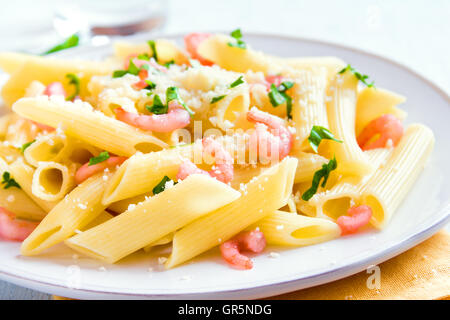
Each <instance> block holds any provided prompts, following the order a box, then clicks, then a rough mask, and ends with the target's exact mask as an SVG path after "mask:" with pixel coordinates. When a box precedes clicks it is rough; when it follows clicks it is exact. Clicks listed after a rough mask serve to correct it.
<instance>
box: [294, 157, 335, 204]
mask: <svg viewBox="0 0 450 320" xmlns="http://www.w3.org/2000/svg"><path fill="white" fill-rule="evenodd" d="M336 168H337V161H336V157H333V159H331V160H330V161H329V162H328V163H326V164H323V165H322V169H320V170H317V171H316V172H315V173H314V177H313V180H312V185H311V188H309V189H308V190H306V191H305V193H303V195H302V199H303V200H305V201H308V200H309V199H311V198H312V197H313V195H315V194H316V192H317V189H318V188H319V185H320V180H322V178H323V182H322V184H321V186H322V188H323V187H325V185H326V184H327V181H328V178H329V176H330V173H331V171H333V170H335V169H336Z"/></svg>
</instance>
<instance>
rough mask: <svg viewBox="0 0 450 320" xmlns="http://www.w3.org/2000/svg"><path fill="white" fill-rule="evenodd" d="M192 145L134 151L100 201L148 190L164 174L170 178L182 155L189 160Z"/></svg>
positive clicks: (114, 199) (125, 197)
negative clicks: (154, 150) (140, 151)
mask: <svg viewBox="0 0 450 320" xmlns="http://www.w3.org/2000/svg"><path fill="white" fill-rule="evenodd" d="M193 148H194V145H187V146H182V147H176V148H171V149H165V150H162V151H159V152H152V153H148V154H135V155H134V156H132V157H131V158H130V159H128V160H126V161H125V162H124V163H123V164H122V165H121V166H120V168H119V169H118V170H117V172H116V173H115V175H114V176H113V177H112V179H111V181H110V183H109V184H108V186H107V188H106V190H105V195H104V196H103V203H104V204H106V205H109V204H111V203H113V202H117V201H120V200H123V199H127V198H132V197H135V196H138V195H141V194H144V193H148V192H150V191H151V190H152V189H153V188H154V187H155V185H156V184H158V182H160V181H161V179H162V178H163V177H164V176H168V177H169V178H171V179H173V178H174V177H175V176H176V174H177V172H178V169H179V167H180V164H181V163H182V162H183V161H184V159H185V158H188V159H191V158H192V153H193Z"/></svg>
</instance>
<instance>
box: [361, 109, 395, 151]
mask: <svg viewBox="0 0 450 320" xmlns="http://www.w3.org/2000/svg"><path fill="white" fill-rule="evenodd" d="M377 135H379V137H378V138H376V136H377ZM402 136H403V125H402V122H401V121H400V120H399V119H397V118H396V117H395V116H393V115H392V114H384V115H382V116H381V117H378V118H376V119H375V120H372V121H371V122H370V123H369V124H368V125H367V126H366V127H365V128H364V129H363V131H362V132H361V133H360V134H359V136H358V139H357V140H358V144H359V146H360V147H361V149H362V150H371V149H377V148H386V146H387V144H388V141H389V140H391V141H392V144H393V146H396V145H397V144H398V143H399V141H400V139H401V138H402ZM374 138H376V139H375V140H374Z"/></svg>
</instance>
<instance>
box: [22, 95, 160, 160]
mask: <svg viewBox="0 0 450 320" xmlns="http://www.w3.org/2000/svg"><path fill="white" fill-rule="evenodd" d="M60 98H61V97H58V96H56V97H52V98H48V97H47V96H41V97H37V98H23V99H20V100H19V101H17V102H16V103H15V104H14V106H13V109H14V111H15V112H17V113H18V114H19V115H21V116H23V117H25V118H29V119H33V121H37V122H40V123H43V124H46V125H48V126H51V127H54V128H56V127H58V126H59V125H61V126H62V127H63V128H64V132H65V133H66V134H67V135H70V136H72V137H74V138H76V139H79V140H81V141H84V142H86V143H89V144H92V145H94V146H96V147H98V148H100V149H102V150H107V151H109V152H112V153H114V154H117V155H122V156H131V155H133V154H134V153H136V152H137V151H141V152H151V151H157V150H161V149H162V148H163V147H166V146H167V144H166V143H165V142H163V141H161V140H159V139H158V138H156V137H154V136H152V135H151V134H150V133H145V132H143V131H141V130H138V129H136V128H134V127H132V126H130V125H128V124H126V123H124V122H122V121H119V120H116V119H114V118H109V117H107V116H105V115H104V114H103V113H101V112H99V111H95V110H94V109H93V108H92V106H91V105H90V104H89V103H87V102H81V101H75V102H70V101H64V100H62V99H60ZM74 119H76V120H77V121H75V120H74Z"/></svg>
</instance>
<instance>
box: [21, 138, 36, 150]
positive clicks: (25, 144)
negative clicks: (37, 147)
mask: <svg viewBox="0 0 450 320" xmlns="http://www.w3.org/2000/svg"><path fill="white" fill-rule="evenodd" d="M34 142H36V139H34V140H33V141H30V142H27V143H24V144H23V145H22V146H21V147H20V152H22V153H24V152H25V150H26V149H27V148H28V147H29V146H31V145H32V144H33V143H34Z"/></svg>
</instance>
